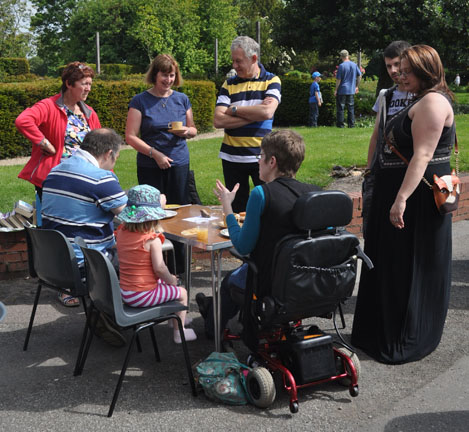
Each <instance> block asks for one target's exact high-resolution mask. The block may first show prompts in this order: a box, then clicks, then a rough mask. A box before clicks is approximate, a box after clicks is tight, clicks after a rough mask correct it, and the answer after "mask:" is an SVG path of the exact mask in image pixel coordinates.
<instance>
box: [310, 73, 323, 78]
mask: <svg viewBox="0 0 469 432" xmlns="http://www.w3.org/2000/svg"><path fill="white" fill-rule="evenodd" d="M311 76H312V77H313V78H317V77H319V76H321V74H320V73H319V72H313V73H312V74H311Z"/></svg>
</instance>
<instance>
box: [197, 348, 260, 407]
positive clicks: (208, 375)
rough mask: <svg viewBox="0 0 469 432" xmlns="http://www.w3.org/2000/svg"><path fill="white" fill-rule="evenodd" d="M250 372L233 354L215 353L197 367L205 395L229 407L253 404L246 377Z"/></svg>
mask: <svg viewBox="0 0 469 432" xmlns="http://www.w3.org/2000/svg"><path fill="white" fill-rule="evenodd" d="M250 370H251V368H250V367H248V366H246V365H244V364H242V363H240V362H239V361H238V359H237V358H236V355H235V354H234V353H232V352H228V353H219V352H213V353H212V354H210V355H209V356H208V357H207V358H206V359H205V360H203V361H201V362H200V363H199V364H198V365H197V366H196V372H197V375H198V381H199V384H200V386H201V387H202V388H203V390H204V393H205V395H206V396H207V397H208V398H209V399H212V400H215V401H221V402H223V403H226V404H229V405H245V404H247V403H248V402H252V401H251V400H250V397H249V395H248V392H247V390H246V375H247V373H248V372H249V371H250Z"/></svg>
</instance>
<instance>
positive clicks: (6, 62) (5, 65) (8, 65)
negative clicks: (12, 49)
mask: <svg viewBox="0 0 469 432" xmlns="http://www.w3.org/2000/svg"><path fill="white" fill-rule="evenodd" d="M0 71H2V72H3V74H5V75H25V74H29V62H28V60H27V59H25V58H7V57H0Z"/></svg>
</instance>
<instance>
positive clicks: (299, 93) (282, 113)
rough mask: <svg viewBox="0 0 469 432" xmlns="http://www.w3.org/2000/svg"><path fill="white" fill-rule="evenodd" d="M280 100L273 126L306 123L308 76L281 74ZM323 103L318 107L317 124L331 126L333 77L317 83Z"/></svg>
mask: <svg viewBox="0 0 469 432" xmlns="http://www.w3.org/2000/svg"><path fill="white" fill-rule="evenodd" d="M281 81H282V102H281V104H280V105H279V107H278V109H277V112H276V113H275V126H303V125H307V124H308V115H309V103H308V100H309V88H310V86H311V83H312V82H313V81H312V80H311V79H310V78H309V79H303V78H298V77H295V76H293V77H290V76H282V77H281ZM319 86H320V88H321V94H322V99H323V104H322V106H321V107H320V108H319V118H318V124H319V125H320V126H331V125H333V124H334V123H335V97H334V89H335V79H324V80H321V82H320V83H319Z"/></svg>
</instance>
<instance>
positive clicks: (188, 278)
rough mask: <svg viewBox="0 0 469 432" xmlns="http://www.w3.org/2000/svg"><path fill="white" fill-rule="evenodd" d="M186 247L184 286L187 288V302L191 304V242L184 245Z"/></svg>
mask: <svg viewBox="0 0 469 432" xmlns="http://www.w3.org/2000/svg"><path fill="white" fill-rule="evenodd" d="M184 249H185V254H184V255H185V258H186V262H185V264H184V270H185V274H184V287H185V288H186V291H187V304H189V301H190V292H191V263H192V246H191V245H189V244H187V243H186V244H185V245H184Z"/></svg>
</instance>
